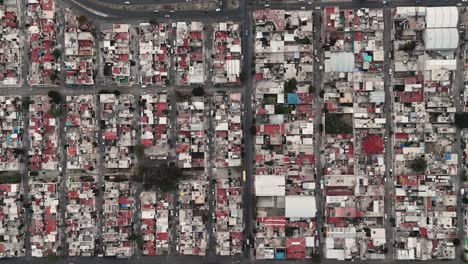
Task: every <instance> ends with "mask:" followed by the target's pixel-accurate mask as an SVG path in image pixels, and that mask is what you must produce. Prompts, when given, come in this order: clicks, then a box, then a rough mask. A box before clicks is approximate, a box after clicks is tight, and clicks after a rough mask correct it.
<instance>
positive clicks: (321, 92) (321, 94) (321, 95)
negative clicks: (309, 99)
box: [319, 90, 325, 98]
mask: <svg viewBox="0 0 468 264" xmlns="http://www.w3.org/2000/svg"><path fill="white" fill-rule="evenodd" d="M324 95H325V91H324V90H320V94H319V96H320V98H323V96H324Z"/></svg>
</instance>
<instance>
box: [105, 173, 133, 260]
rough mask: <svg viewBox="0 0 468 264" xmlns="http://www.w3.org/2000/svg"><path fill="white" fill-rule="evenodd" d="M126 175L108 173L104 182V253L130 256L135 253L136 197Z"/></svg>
mask: <svg viewBox="0 0 468 264" xmlns="http://www.w3.org/2000/svg"><path fill="white" fill-rule="evenodd" d="M126 179H127V176H124V175H107V176H106V177H105V183H104V204H103V208H104V232H103V234H102V239H103V243H104V255H105V256H108V257H121V258H128V257H131V256H132V255H133V250H134V249H133V246H134V245H133V244H134V242H133V241H132V240H130V236H131V235H132V229H133V214H134V209H135V208H134V199H133V198H132V195H131V192H130V182H129V181H128V180H126Z"/></svg>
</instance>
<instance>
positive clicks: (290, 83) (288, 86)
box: [284, 78, 297, 93]
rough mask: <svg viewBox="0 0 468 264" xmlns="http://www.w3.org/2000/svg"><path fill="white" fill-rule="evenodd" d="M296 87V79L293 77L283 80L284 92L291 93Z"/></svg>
mask: <svg viewBox="0 0 468 264" xmlns="http://www.w3.org/2000/svg"><path fill="white" fill-rule="evenodd" d="M296 89H297V80H296V79H295V78H291V79H289V80H287V81H286V82H284V91H285V92H286V93H293V92H294V91H296Z"/></svg>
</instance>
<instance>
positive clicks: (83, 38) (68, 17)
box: [64, 9, 95, 85]
mask: <svg viewBox="0 0 468 264" xmlns="http://www.w3.org/2000/svg"><path fill="white" fill-rule="evenodd" d="M64 15H65V33H64V38H65V48H64V50H65V71H66V79H65V83H66V84H68V85H93V84H94V71H95V67H94V45H95V43H94V41H95V40H94V34H95V32H94V31H95V29H94V26H93V25H92V24H91V23H90V22H88V21H87V20H86V17H84V16H81V17H79V18H78V17H76V16H75V15H74V14H73V13H72V12H71V11H70V10H69V9H66V10H65V12H64Z"/></svg>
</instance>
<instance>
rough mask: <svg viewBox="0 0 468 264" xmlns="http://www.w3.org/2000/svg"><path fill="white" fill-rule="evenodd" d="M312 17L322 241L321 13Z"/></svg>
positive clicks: (318, 217)
mask: <svg viewBox="0 0 468 264" xmlns="http://www.w3.org/2000/svg"><path fill="white" fill-rule="evenodd" d="M313 15H314V17H313V19H314V25H315V30H314V49H315V50H316V51H317V55H316V58H318V59H319V61H317V60H315V61H314V80H313V83H314V87H315V94H314V139H315V145H314V153H315V156H316V157H317V158H316V159H315V168H316V176H315V182H316V188H315V190H316V194H315V199H316V207H317V217H316V219H317V231H318V233H319V237H320V241H323V239H324V237H323V232H322V228H323V221H324V215H325V214H324V211H323V209H324V205H325V200H324V199H323V198H324V197H325V193H324V190H323V189H322V186H321V184H320V183H321V182H322V181H323V179H322V176H323V167H322V155H321V153H322V131H320V124H322V115H323V99H322V98H321V97H320V91H321V90H322V89H323V80H322V70H321V69H320V65H322V64H321V62H323V55H324V54H323V49H322V43H323V42H322V40H323V36H322V21H321V15H320V11H319V10H315V11H314V13H313ZM319 254H323V252H322V250H319Z"/></svg>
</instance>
